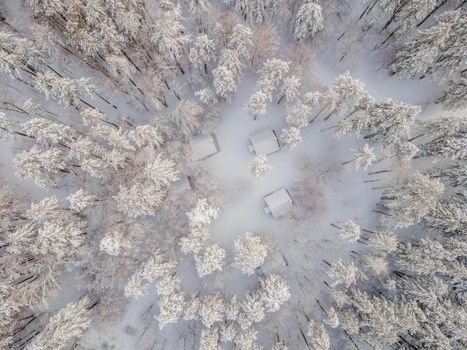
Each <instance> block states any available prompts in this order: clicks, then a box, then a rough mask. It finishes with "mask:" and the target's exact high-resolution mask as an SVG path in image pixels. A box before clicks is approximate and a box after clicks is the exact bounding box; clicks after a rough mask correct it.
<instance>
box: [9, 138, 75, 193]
mask: <svg viewBox="0 0 467 350" xmlns="http://www.w3.org/2000/svg"><path fill="white" fill-rule="evenodd" d="M14 164H15V166H16V173H17V175H18V176H19V177H22V178H27V177H31V178H32V179H33V180H34V182H35V183H36V184H37V185H39V186H40V187H47V186H49V185H53V186H56V185H57V183H58V180H59V174H61V173H68V170H67V162H66V159H65V154H64V153H63V152H62V151H61V150H60V149H58V148H49V149H48V150H45V151H42V150H41V149H40V148H38V147H37V146H34V147H33V148H31V149H30V150H29V151H23V152H21V153H20V154H18V155H17V156H16V158H15V160H14Z"/></svg>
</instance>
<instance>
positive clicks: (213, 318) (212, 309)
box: [199, 293, 225, 328]
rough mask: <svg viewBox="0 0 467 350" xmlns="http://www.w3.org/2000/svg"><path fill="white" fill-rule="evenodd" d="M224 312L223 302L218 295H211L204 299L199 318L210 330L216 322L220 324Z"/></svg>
mask: <svg viewBox="0 0 467 350" xmlns="http://www.w3.org/2000/svg"><path fill="white" fill-rule="evenodd" d="M224 310H225V301H224V298H223V297H222V295H221V294H220V293H212V294H209V295H207V296H205V297H204V299H203V302H202V304H201V307H200V308H199V316H200V317H201V321H202V323H203V325H204V326H205V327H207V328H211V327H212V325H213V324H214V323H216V322H221V321H222V319H223V315H224Z"/></svg>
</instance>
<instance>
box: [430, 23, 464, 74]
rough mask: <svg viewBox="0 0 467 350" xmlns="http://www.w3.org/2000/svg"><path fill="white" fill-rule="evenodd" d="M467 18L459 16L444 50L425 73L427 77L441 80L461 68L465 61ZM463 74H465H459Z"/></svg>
mask: <svg viewBox="0 0 467 350" xmlns="http://www.w3.org/2000/svg"><path fill="white" fill-rule="evenodd" d="M466 26H467V16H465V15H461V16H460V17H459V19H458V21H457V22H456V23H454V24H453V26H452V28H451V32H450V33H451V36H450V38H449V39H448V40H447V43H446V45H445V48H444V50H443V51H442V52H441V54H440V55H439V56H438V58H437V59H436V61H435V62H434V64H433V65H432V67H431V69H430V70H429V71H428V72H427V74H429V75H433V76H434V77H438V78H440V79H441V80H444V79H446V78H447V77H449V76H451V74H452V73H454V72H458V71H459V68H460V67H463V62H464V61H465V60H464V58H465V47H466V44H465V40H464V38H465V35H466V34H467V30H466ZM460 73H461V74H465V72H462V71H461V72H460Z"/></svg>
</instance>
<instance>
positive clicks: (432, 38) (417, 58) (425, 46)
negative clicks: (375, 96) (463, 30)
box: [390, 11, 460, 78]
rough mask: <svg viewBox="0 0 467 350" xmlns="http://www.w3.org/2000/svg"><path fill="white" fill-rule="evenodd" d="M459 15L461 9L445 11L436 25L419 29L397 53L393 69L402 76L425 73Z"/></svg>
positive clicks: (444, 42)
mask: <svg viewBox="0 0 467 350" xmlns="http://www.w3.org/2000/svg"><path fill="white" fill-rule="evenodd" d="M459 16H460V12H459V11H451V12H447V13H444V14H443V15H442V16H441V17H440V18H439V20H438V23H437V24H436V25H434V26H433V27H431V28H429V29H425V30H421V31H419V32H418V33H417V34H416V35H415V36H414V37H413V38H412V39H410V40H409V41H408V42H407V43H406V44H405V45H404V47H403V48H402V50H401V51H399V52H398V53H397V57H396V59H395V61H394V62H393V63H392V64H391V67H390V69H391V71H392V72H393V73H394V74H395V75H396V76H398V77H401V78H409V77H413V76H414V75H415V74H417V73H423V72H424V71H425V70H426V69H427V68H428V67H429V66H430V65H431V64H433V62H434V61H435V60H436V58H437V57H438V55H439V53H440V52H441V51H442V50H443V49H444V47H445V45H446V42H447V40H448V39H449V37H450V35H451V29H452V27H453V25H454V24H455V23H456V22H457V20H458V19H459Z"/></svg>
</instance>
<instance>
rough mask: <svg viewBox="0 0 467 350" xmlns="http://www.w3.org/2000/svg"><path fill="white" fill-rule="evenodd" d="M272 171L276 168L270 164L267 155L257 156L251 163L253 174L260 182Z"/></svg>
mask: <svg viewBox="0 0 467 350" xmlns="http://www.w3.org/2000/svg"><path fill="white" fill-rule="evenodd" d="M272 169H274V168H273V166H272V165H271V164H270V163H269V162H268V157H267V156H265V155H259V156H256V157H255V158H254V159H253V161H252V162H251V163H250V172H251V174H252V175H253V176H254V177H255V178H257V179H259V180H261V179H263V178H264V175H265V174H266V173H267V172H268V171H270V170H272Z"/></svg>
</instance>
